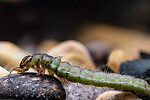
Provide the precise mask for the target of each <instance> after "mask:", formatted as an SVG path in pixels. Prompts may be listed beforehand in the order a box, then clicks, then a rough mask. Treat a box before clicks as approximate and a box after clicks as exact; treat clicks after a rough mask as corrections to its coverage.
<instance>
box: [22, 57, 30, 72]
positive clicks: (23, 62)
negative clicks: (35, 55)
mask: <svg viewBox="0 0 150 100" xmlns="http://www.w3.org/2000/svg"><path fill="white" fill-rule="evenodd" d="M31 60H32V56H31V55H28V56H25V57H24V58H23V59H22V61H21V63H20V68H22V69H23V68H24V67H25V66H27V65H28V64H29V63H30V62H31Z"/></svg>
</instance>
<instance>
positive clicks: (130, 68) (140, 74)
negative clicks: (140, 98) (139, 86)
mask: <svg viewBox="0 0 150 100" xmlns="http://www.w3.org/2000/svg"><path fill="white" fill-rule="evenodd" d="M149 73H150V59H141V60H132V61H128V62H123V63H122V64H121V65H120V74H122V75H131V76H134V77H137V78H143V79H144V80H145V79H149V78H150V74H149ZM146 81H148V80H146ZM149 81H150V79H149ZM149 84H150V83H149Z"/></svg>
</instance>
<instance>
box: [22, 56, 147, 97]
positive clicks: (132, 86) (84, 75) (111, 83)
mask: <svg viewBox="0 0 150 100" xmlns="http://www.w3.org/2000/svg"><path fill="white" fill-rule="evenodd" d="M30 57H32V58H31V59H30V60H31V61H30V63H31V64H35V65H37V66H38V65H39V64H40V65H41V66H42V67H43V68H48V69H50V70H51V71H53V72H54V73H55V74H56V75H58V76H60V77H62V78H65V79H67V80H69V81H71V82H78V83H83V84H86V85H95V86H98V87H110V88H116V89H122V90H129V91H136V92H141V93H144V94H146V95H148V96H150V86H149V84H148V83H147V82H146V81H144V80H142V79H138V78H134V77H131V76H127V75H120V74H114V73H104V72H98V71H92V70H89V69H82V68H80V67H78V66H75V65H71V64H69V63H68V62H62V61H61V58H62V57H52V56H49V55H47V54H41V53H40V54H34V55H32V56H30ZM27 58H29V57H25V58H24V59H23V60H22V62H21V63H23V62H25V60H26V59H27Z"/></svg>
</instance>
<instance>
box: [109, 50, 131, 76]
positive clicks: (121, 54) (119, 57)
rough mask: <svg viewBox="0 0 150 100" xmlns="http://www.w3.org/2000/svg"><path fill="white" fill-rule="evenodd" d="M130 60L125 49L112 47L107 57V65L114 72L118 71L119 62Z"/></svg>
mask: <svg viewBox="0 0 150 100" xmlns="http://www.w3.org/2000/svg"><path fill="white" fill-rule="evenodd" d="M130 60H131V57H130V56H129V55H128V54H127V53H126V52H125V51H123V50H121V49H114V50H112V51H111V53H110V55H109V57H108V61H107V66H108V67H109V68H110V69H112V70H113V71H114V72H115V73H119V69H120V64H121V63H122V62H125V61H130Z"/></svg>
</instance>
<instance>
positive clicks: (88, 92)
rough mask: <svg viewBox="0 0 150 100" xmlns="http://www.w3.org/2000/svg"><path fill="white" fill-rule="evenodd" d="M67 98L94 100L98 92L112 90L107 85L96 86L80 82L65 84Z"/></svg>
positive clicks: (69, 99)
mask: <svg viewBox="0 0 150 100" xmlns="http://www.w3.org/2000/svg"><path fill="white" fill-rule="evenodd" d="M64 88H65V90H66V94H67V97H66V99H67V100H95V99H96V98H97V97H98V95H99V94H101V93H103V92H105V91H109V90H114V89H112V88H107V87H96V86H92V85H83V84H80V83H70V84H65V85H64Z"/></svg>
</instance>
